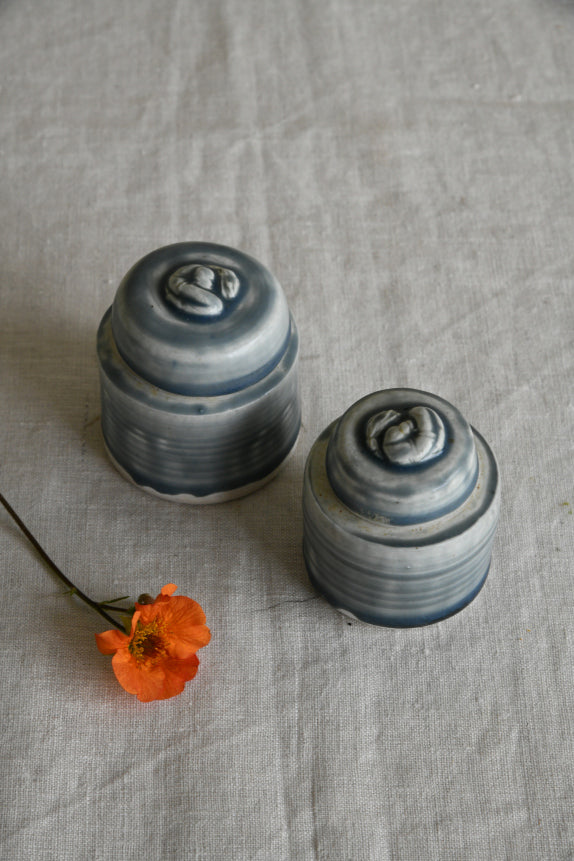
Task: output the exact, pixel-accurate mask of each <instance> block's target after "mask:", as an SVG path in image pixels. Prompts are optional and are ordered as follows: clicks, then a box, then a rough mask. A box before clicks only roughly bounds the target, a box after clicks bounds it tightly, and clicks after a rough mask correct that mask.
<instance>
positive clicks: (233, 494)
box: [104, 432, 300, 505]
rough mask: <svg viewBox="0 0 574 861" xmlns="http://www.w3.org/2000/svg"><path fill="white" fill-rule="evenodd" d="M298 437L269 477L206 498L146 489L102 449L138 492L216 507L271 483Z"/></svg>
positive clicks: (290, 453) (175, 500) (109, 452)
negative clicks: (220, 503)
mask: <svg viewBox="0 0 574 861" xmlns="http://www.w3.org/2000/svg"><path fill="white" fill-rule="evenodd" d="M299 436H300V432H299V434H298V435H297V439H296V440H295V442H294V443H293V445H292V446H291V449H290V450H289V452H288V453H287V455H286V456H285V458H284V459H283V460H282V461H281V463H280V464H279V466H277V467H275V469H274V470H273V471H272V472H270V473H269V475H266V476H265V477H264V478H260V479H259V481H252V482H251V483H250V484H243V485H242V486H241V487H236V488H234V489H233V490H224V491H222V492H221V493H210V494H209V495H207V496H194V495H193V494H192V493H173V494H172V493H160V491H159V490H155V489H154V488H153V487H147V486H146V485H145V484H138V483H137V481H134V479H133V478H132V476H131V475H130V474H129V472H127V471H126V470H125V469H124V467H123V466H122V465H121V464H120V463H118V461H117V460H116V458H115V457H114V456H113V454H112V453H111V451H110V450H109V448H108V446H107V444H106V441H105V440H104V448H105V450H106V454H107V456H108V457H109V459H110V461H111V462H112V464H113V466H114V467H115V468H116V469H117V471H118V472H119V474H120V475H121V476H122V478H125V480H126V481H128V482H129V483H130V484H132V485H133V486H134V487H137V488H138V489H139V490H144V491H145V492H146V493H149V494H151V496H155V497H157V498H158V499H164V500H166V501H167V502H179V503H182V504H184V505H216V504H217V503H219V502H230V501H231V500H232V499H240V498H241V497H242V496H248V495H249V494H250V493H255V491H256V490H259V489H260V488H262V487H264V486H265V485H266V484H268V483H269V482H270V481H273V479H274V478H275V476H276V475H277V473H278V472H280V471H281V470H282V469H283V467H284V466H285V464H286V463H287V461H288V460H289V458H290V457H291V456H292V454H293V452H294V451H295V448H296V447H297V443H298V441H299Z"/></svg>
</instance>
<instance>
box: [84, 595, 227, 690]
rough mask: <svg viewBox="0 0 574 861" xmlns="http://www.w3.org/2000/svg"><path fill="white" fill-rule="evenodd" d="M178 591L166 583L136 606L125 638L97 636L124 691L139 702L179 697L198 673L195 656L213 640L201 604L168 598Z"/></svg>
mask: <svg viewBox="0 0 574 861" xmlns="http://www.w3.org/2000/svg"><path fill="white" fill-rule="evenodd" d="M176 589H177V586H174V584H173V583H168V585H167V586H164V587H163V589H162V590H161V592H160V594H159V595H158V596H157V598H156V599H155V601H152V602H151V603H149V604H138V603H136V605H135V606H136V611H135V613H134V615H133V617H132V627H131V631H130V633H129V634H123V633H122V632H121V631H118V630H112V631H104V633H103V634H96V643H97V646H98V649H99V650H100V652H102V654H104V655H113V656H114V657H113V658H112V667H113V670H114V673H115V674H116V678H117V680H118V682H119V683H120V685H121V686H122V688H124V689H125V690H126V691H127V692H128V693H130V694H136V696H137V698H138V700H141V702H143V703H148V702H151V700H166V699H168V698H169V697H175V696H177V694H180V693H181V692H182V691H183V688H184V686H185V683H186V682H189V681H190V679H193V677H194V676H195V674H196V673H197V668H198V666H199V660H198V658H197V655H196V654H195V653H196V651H197V650H198V649H201V648H202V646H207V644H208V643H209V640H210V639H211V634H210V632H209V628H208V627H207V626H206V624H205V613H204V612H203V610H202V609H201V607H200V606H199V604H197V603H196V602H195V601H192V599H191V598H184V597H183V596H179V595H178V596H177V597H175V598H172V597H171V596H172V595H173V593H174V592H175V590H176Z"/></svg>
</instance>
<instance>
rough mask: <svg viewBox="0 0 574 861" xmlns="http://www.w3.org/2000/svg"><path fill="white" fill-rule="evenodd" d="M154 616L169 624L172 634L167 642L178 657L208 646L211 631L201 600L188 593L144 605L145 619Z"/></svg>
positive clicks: (144, 620) (170, 651) (181, 657)
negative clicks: (189, 596) (194, 598)
mask: <svg viewBox="0 0 574 861" xmlns="http://www.w3.org/2000/svg"><path fill="white" fill-rule="evenodd" d="M152 619H161V621H162V622H163V623H164V624H165V625H166V627H167V630H168V631H169V635H168V637H167V645H168V648H169V653H170V655H172V656H173V657H175V658H179V659H183V658H186V657H188V656H189V655H191V654H192V653H193V652H196V651H197V650H198V649H201V648H202V647H203V646H207V644H208V643H209V641H210V639H211V632H210V630H209V628H208V627H207V625H206V624H205V613H204V612H203V610H202V609H201V607H200V606H199V604H198V603H197V601H194V600H192V599H191V598H186V597H184V596H176V597H175V598H170V599H169V601H168V602H167V603H164V604H150V605H147V606H144V607H142V610H141V620H142V623H145V622H148V621H151V620H152Z"/></svg>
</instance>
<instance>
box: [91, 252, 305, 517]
mask: <svg viewBox="0 0 574 861" xmlns="http://www.w3.org/2000/svg"><path fill="white" fill-rule="evenodd" d="M297 354H298V336H297V329H296V326H295V323H294V321H293V318H292V316H291V314H290V311H289V308H288V305H287V301H286V299H285V295H284V293H283V290H282V289H281V286H280V285H279V283H278V281H277V280H276V279H275V278H274V277H273V275H272V274H271V273H270V272H269V271H268V270H267V269H266V268H265V267H264V266H262V265H261V263H259V262H258V261H256V260H254V259H253V258H252V257H249V256H248V255H246V254H243V253H242V252H241V251H237V250H235V249H233V248H228V247H226V246H223V245H214V244H212V243H201V242H184V243H179V244H176V245H169V246H166V247H165V248H159V249H158V250H156V251H153V252H152V253H151V254H148V255H147V256H146V257H144V258H143V259H142V260H140V261H139V262H138V263H136V264H135V266H133V268H132V269H131V270H130V271H129V272H128V273H127V275H126V276H125V278H124V279H123V281H122V283H121V284H120V286H119V288H118V291H117V294H116V297H115V299H114V302H113V305H112V307H111V308H110V309H109V310H108V311H107V312H106V314H105V315H104V318H103V320H102V322H101V325H100V328H99V332H98V358H99V365H100V385H101V398H102V430H103V435H104V440H105V444H106V448H107V451H108V454H109V455H110V458H111V460H112V462H113V463H114V465H115V466H116V467H117V468H118V470H119V471H120V473H121V474H122V475H124V477H126V478H127V479H129V480H130V481H132V482H133V483H134V484H136V485H138V486H139V487H141V488H142V489H144V490H147V491H150V492H152V493H155V494H158V495H160V496H162V497H164V498H166V499H170V500H174V501H177V502H192V503H201V502H219V501H222V500H225V499H231V498H234V497H237V496H242V495H244V494H246V493H249V492H251V491H252V490H255V489H257V488H258V487H260V486H261V485H262V484H263V483H265V482H266V481H268V480H269V479H270V478H272V477H273V475H274V474H275V473H276V472H277V470H278V469H279V467H280V466H281V465H282V463H283V461H284V460H285V458H286V457H287V455H288V454H289V452H290V451H291V449H292V448H293V446H294V444H295V441H296V439H297V436H298V433H299V427H300V422H301V415H300V401H299V388H298V377H297Z"/></svg>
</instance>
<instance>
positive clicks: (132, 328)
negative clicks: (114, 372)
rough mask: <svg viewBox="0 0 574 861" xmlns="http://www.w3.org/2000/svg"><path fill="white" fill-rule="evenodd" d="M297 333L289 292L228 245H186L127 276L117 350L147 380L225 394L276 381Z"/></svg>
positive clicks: (157, 254) (150, 258)
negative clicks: (292, 334)
mask: <svg viewBox="0 0 574 861" xmlns="http://www.w3.org/2000/svg"><path fill="white" fill-rule="evenodd" d="M290 329H291V321H290V313H289V308H288V306H287V301H286V299H285V295H284V293H283V290H282V288H281V286H280V284H279V282H278V281H277V280H276V278H275V277H274V276H273V275H272V274H271V272H269V270H268V269H266V268H265V267H264V266H263V265H262V264H261V263H259V262H258V261H257V260H255V259H254V258H252V257H249V256H248V255H247V254H244V253H243V252H241V251H238V250H236V249H234V248H229V247H227V246H225V245H216V244H214V243H208V242H181V243H177V244H175V245H168V246H165V247H163V248H159V249H157V250H156V251H152V252H151V254H148V255H147V256H146V257H143V258H142V259H141V260H140V261H139V262H138V263H136V264H135V265H134V266H133V267H132V268H131V269H130V271H129V272H128V273H127V275H126V276H125V278H124V279H123V281H122V282H121V284H120V286H119V288H118V291H117V294H116V297H115V299H114V303H113V305H112V331H113V335H114V339H115V342H116V346H117V348H118V350H119V352H120V354H121V355H122V357H123V359H124V360H125V361H126V362H127V364H128V365H129V366H130V367H131V368H132V370H133V371H135V372H136V373H137V374H138V375H139V376H141V377H143V378H144V379H145V380H147V381H149V382H150V383H152V384H154V385H156V386H158V387H159V388H162V389H165V390H167V391H170V392H175V393H177V394H182V395H208V396H209V395H222V394H228V393H230V392H234V391H238V390H239V389H243V388H245V387H246V386H249V385H251V384H253V383H255V382H257V381H258V380H260V379H262V378H263V377H264V376H265V375H266V374H268V373H269V372H270V371H271V370H272V369H273V368H274V367H275V366H276V365H277V363H278V362H279V360H280V358H281V356H282V355H283V353H284V352H285V349H286V347H287V343H288V340H289V335H290Z"/></svg>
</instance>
